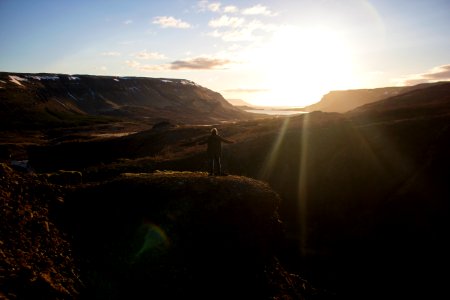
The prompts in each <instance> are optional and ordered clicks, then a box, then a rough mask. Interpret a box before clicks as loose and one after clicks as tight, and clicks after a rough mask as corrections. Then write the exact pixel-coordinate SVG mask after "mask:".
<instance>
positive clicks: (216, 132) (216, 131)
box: [211, 128, 219, 135]
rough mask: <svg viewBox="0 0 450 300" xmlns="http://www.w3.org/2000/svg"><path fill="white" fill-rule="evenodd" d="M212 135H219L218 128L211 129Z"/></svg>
mask: <svg viewBox="0 0 450 300" xmlns="http://www.w3.org/2000/svg"><path fill="white" fill-rule="evenodd" d="M211 134H212V135H218V134H219V131H218V130H217V128H213V129H211Z"/></svg>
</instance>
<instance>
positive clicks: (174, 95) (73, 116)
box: [0, 72, 251, 127]
mask: <svg viewBox="0 0 450 300" xmlns="http://www.w3.org/2000/svg"><path fill="white" fill-rule="evenodd" d="M0 99H1V102H0V116H1V117H2V122H1V123H2V124H1V125H2V126H4V127H8V126H9V127H17V126H22V127H23V126H26V125H29V124H30V123H32V124H33V126H44V127H45V126H48V125H49V124H50V125H52V124H54V123H62V124H63V123H64V122H65V123H70V122H69V121H68V120H74V122H73V123H76V121H78V120H80V119H81V120H84V121H93V120H95V121H99V122H108V121H110V120H111V119H132V120H140V121H144V122H147V123H153V124H154V123H157V122H159V121H163V120H170V121H172V122H173V123H197V124H198V123H200V124H201V123H205V124H208V123H215V122H222V121H230V120H239V119H242V118H244V117H245V118H251V114H249V113H246V112H244V111H242V110H240V109H238V108H236V107H234V106H232V105H231V104H230V103H229V102H228V101H226V100H225V99H224V98H223V97H222V95H220V94H219V93H217V92H214V91H212V90H210V89H208V88H205V87H202V86H200V85H198V84H196V83H195V82H193V81H190V80H185V79H168V78H151V77H129V76H123V77H122V76H97V75H68V74H51V73H8V72H0ZM21 116H24V118H25V119H27V124H24V123H25V122H21V121H20V119H18V117H21ZM70 125H71V124H70Z"/></svg>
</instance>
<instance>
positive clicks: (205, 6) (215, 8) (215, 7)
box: [197, 0, 222, 12]
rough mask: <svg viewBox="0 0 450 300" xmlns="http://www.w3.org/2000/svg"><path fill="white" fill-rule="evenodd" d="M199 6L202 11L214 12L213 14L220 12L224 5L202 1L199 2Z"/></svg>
mask: <svg viewBox="0 0 450 300" xmlns="http://www.w3.org/2000/svg"><path fill="white" fill-rule="evenodd" d="M197 6H198V7H199V9H200V11H212V12H220V7H221V6H222V4H221V3H220V2H212V3H211V2H209V1H207V0H202V1H199V2H197Z"/></svg>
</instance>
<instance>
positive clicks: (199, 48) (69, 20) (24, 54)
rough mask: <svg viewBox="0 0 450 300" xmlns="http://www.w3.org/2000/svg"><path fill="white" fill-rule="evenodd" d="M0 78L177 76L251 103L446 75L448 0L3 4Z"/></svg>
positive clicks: (311, 99) (296, 101) (300, 100)
mask: <svg viewBox="0 0 450 300" xmlns="http://www.w3.org/2000/svg"><path fill="white" fill-rule="evenodd" d="M0 26H1V27H0V28H1V29H0V40H1V41H2V43H1V45H0V71H5V72H21V73H41V72H44V73H64V74H91V75H110V76H143V77H154V78H183V79H188V80H192V81H194V82H196V83H197V84H200V85H202V86H204V87H207V88H209V89H212V90H214V91H217V92H219V93H221V94H222V95H223V96H224V97H225V98H226V99H242V100H244V101H246V102H248V103H250V104H253V105H259V106H293V107H302V106H306V105H309V104H313V103H315V102H317V101H319V100H320V98H321V97H322V96H323V95H324V94H326V93H328V92H329V91H331V90H343V89H356V88H376V87H384V86H400V85H412V84H417V83H422V82H434V81H440V80H450V38H449V32H448V30H449V28H450V1H447V0H428V1H421V0H408V1H407V0H398V1H391V0H376V1H375V0H373V1H368V0H347V1H338V0H327V1H312V0H298V1H287V0H286V1H283V0H281V1H275V0H270V1H205V0H203V1H189V0H178V1H144V0H139V1H125V0H109V1H106V0H98V1H87V0H80V1H65V0H44V1H25V0H15V1H14V0H0Z"/></svg>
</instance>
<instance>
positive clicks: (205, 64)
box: [125, 56, 232, 71]
mask: <svg viewBox="0 0 450 300" xmlns="http://www.w3.org/2000/svg"><path fill="white" fill-rule="evenodd" d="M125 63H126V64H127V65H128V66H129V67H131V68H133V69H138V70H140V71H168V70H217V69H225V68H226V67H227V65H229V64H231V63H232V61H231V60H228V59H223V58H214V57H203V56H201V57H195V58H189V59H184V60H176V61H173V62H171V63H168V64H160V65H143V64H141V63H140V62H138V61H135V60H127V61H126V62H125Z"/></svg>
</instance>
